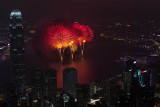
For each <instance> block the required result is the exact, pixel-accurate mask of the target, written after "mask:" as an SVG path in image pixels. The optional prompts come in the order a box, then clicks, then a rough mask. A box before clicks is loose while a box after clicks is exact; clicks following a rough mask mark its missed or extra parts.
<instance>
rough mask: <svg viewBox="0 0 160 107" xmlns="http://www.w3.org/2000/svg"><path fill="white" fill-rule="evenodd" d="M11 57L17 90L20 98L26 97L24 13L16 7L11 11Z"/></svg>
mask: <svg viewBox="0 0 160 107" xmlns="http://www.w3.org/2000/svg"><path fill="white" fill-rule="evenodd" d="M9 28H10V57H11V62H12V70H13V78H14V79H13V81H14V85H15V91H16V94H17V95H18V98H19V100H23V99H24V98H25V85H24V84H25V81H24V72H25V56H24V36H23V25H22V13H21V11H20V10H18V9H14V10H13V11H12V12H11V13H10V24H9Z"/></svg>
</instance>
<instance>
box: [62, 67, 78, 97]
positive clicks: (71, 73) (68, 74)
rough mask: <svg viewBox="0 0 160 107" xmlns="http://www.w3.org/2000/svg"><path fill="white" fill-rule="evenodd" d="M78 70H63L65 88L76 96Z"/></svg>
mask: <svg viewBox="0 0 160 107" xmlns="http://www.w3.org/2000/svg"><path fill="white" fill-rule="evenodd" d="M76 84H77V70H76V69H75V68H66V69H64V70H63V89H64V91H65V92H68V93H70V94H71V96H73V97H74V98H76V97H77V96H76Z"/></svg>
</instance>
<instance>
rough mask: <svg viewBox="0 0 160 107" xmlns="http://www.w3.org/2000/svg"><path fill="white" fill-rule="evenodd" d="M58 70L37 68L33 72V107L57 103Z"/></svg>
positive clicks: (45, 106)
mask: <svg viewBox="0 0 160 107" xmlns="http://www.w3.org/2000/svg"><path fill="white" fill-rule="evenodd" d="M56 94H57V72H56V70H55V69H49V70H42V69H39V68H35V69H34V70H33V72H32V102H33V103H32V107H40V106H41V107H49V106H51V105H54V106H55V105H56Z"/></svg>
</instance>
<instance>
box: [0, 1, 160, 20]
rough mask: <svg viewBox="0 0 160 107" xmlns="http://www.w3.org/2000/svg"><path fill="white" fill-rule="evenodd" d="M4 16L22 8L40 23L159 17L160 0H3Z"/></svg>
mask: <svg viewBox="0 0 160 107" xmlns="http://www.w3.org/2000/svg"><path fill="white" fill-rule="evenodd" d="M0 7H1V9H0V19H1V20H2V19H6V18H8V15H9V13H10V11H11V10H12V9H14V8H18V9H20V10H21V11H22V12H23V18H25V19H28V20H30V21H33V22H36V23H39V22H41V20H46V19H57V18H74V19H75V18H79V19H82V18H84V19H85V18H93V19H105V18H108V17H128V16H129V17H137V16H138V17H150V16H152V17H154V16H159V10H160V1H159V0H3V1H1V2H0Z"/></svg>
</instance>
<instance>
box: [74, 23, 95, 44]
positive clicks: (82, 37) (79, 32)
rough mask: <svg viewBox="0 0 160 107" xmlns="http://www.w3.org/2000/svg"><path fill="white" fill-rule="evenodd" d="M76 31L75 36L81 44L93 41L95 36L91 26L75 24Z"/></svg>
mask: <svg viewBox="0 0 160 107" xmlns="http://www.w3.org/2000/svg"><path fill="white" fill-rule="evenodd" d="M73 28H74V29H76V30H75V35H76V38H77V40H78V42H79V43H82V42H89V41H91V40H92V38H93V36H94V34H93V31H92V30H91V28H90V27H89V26H85V25H81V24H73Z"/></svg>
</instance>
